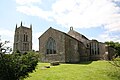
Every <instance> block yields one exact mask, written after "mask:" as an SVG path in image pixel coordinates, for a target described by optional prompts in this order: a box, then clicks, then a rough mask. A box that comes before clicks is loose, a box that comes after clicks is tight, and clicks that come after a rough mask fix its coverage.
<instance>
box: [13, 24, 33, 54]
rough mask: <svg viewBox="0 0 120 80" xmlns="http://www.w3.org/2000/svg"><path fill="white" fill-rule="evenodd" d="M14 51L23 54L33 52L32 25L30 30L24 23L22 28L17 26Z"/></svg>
mask: <svg viewBox="0 0 120 80" xmlns="http://www.w3.org/2000/svg"><path fill="white" fill-rule="evenodd" d="M13 51H14V52H15V51H19V52H21V53H25V52H27V51H32V25H30V28H27V27H24V26H23V25H22V22H21V25H20V27H17V25H16V29H15V35H14V45H13Z"/></svg>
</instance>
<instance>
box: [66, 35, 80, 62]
mask: <svg viewBox="0 0 120 80" xmlns="http://www.w3.org/2000/svg"><path fill="white" fill-rule="evenodd" d="M65 60H66V62H71V63H72V62H79V61H80V54H79V52H78V41H77V40H75V39H73V38H71V37H70V36H65Z"/></svg>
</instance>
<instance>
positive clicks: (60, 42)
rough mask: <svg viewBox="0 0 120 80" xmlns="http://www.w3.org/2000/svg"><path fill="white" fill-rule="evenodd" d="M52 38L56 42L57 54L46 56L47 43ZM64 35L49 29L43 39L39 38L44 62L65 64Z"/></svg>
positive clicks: (42, 36)
mask: <svg viewBox="0 0 120 80" xmlns="http://www.w3.org/2000/svg"><path fill="white" fill-rule="evenodd" d="M49 37H52V38H53V39H54V40H55V42H56V54H46V43H47V41H48V38H49ZM64 43H65V40H64V34H63V33H61V32H59V31H57V30H54V29H52V28H49V29H48V30H47V31H46V32H45V33H44V34H43V35H41V37H40V38H39V51H40V54H41V55H42V61H43V62H51V61H60V62H65V47H64Z"/></svg>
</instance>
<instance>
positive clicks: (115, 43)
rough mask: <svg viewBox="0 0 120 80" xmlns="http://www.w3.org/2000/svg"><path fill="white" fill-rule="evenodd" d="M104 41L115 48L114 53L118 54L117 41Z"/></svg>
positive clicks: (119, 44) (119, 49) (118, 45)
mask: <svg viewBox="0 0 120 80" xmlns="http://www.w3.org/2000/svg"><path fill="white" fill-rule="evenodd" d="M105 43H106V44H107V45H109V46H111V47H113V48H114V49H116V55H118V56H120V43H119V42H113V41H107V42H105Z"/></svg>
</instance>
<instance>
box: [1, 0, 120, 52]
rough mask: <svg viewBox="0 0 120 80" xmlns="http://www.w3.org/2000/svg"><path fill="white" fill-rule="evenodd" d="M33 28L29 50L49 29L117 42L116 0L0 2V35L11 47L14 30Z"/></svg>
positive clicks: (119, 9)
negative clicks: (71, 28) (20, 27)
mask: <svg viewBox="0 0 120 80" xmlns="http://www.w3.org/2000/svg"><path fill="white" fill-rule="evenodd" d="M21 21H22V22H23V25H24V26H26V27H30V24H32V26H33V27H32V28H33V34H32V36H33V41H32V43H33V50H38V48H39V41H38V37H40V35H41V34H43V33H44V32H45V31H46V30H47V29H48V28H49V27H53V28H55V29H58V30H60V31H62V32H65V33H67V32H68V31H69V28H70V27H71V26H72V27H73V28H74V30H75V31H77V32H79V33H80V34H83V35H85V36H86V37H87V38H89V39H90V40H91V39H97V40H98V41H99V42H105V41H114V42H120V0H0V35H1V40H2V41H5V40H7V41H10V43H9V46H10V47H13V42H14V31H15V26H16V24H17V26H18V27H19V26H20V23H21Z"/></svg>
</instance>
